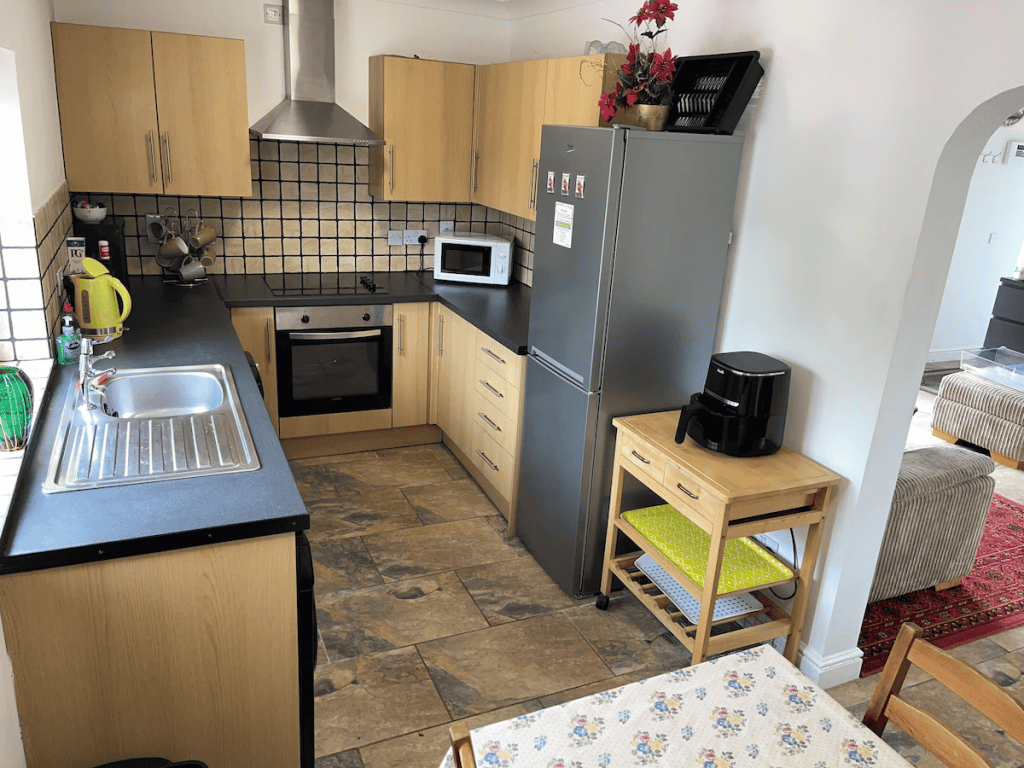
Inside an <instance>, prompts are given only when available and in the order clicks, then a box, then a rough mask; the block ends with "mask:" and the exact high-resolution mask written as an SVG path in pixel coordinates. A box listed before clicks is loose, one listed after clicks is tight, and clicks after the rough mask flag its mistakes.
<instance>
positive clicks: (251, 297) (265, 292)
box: [211, 272, 530, 355]
mask: <svg viewBox="0 0 1024 768" xmlns="http://www.w3.org/2000/svg"><path fill="white" fill-rule="evenodd" d="M388 277H389V280H390V287H391V290H390V291H389V292H388V293H386V294H385V293H377V294H369V293H361V294H358V295H343V296H337V295H335V296H330V295H328V296H316V295H312V296H277V295H274V293H272V292H271V290H270V287H269V286H268V285H267V283H266V280H265V279H264V277H263V275H216V276H214V277H211V282H212V283H213V285H214V286H215V287H216V289H217V292H218V294H219V295H220V297H221V300H222V301H223V302H224V304H225V305H226V306H227V307H229V308H231V307H298V306H339V305H351V304H402V303H406V302H416V301H439V302H441V303H442V304H443V305H445V306H446V307H448V308H449V309H450V310H452V311H453V312H455V314H457V315H459V317H461V318H462V319H464V320H466V321H467V322H468V323H470V324H471V325H473V326H475V327H477V328H479V329H480V330H482V331H483V332H484V333H486V334H487V335H488V336H491V337H492V338H493V339H494V340H495V341H498V342H500V343H501V344H502V345H503V346H504V347H505V348H506V349H508V350H510V351H512V352H514V353H516V354H517V355H525V354H526V353H527V351H528V349H529V348H528V346H527V337H528V333H529V327H530V287H529V286H528V285H524V284H522V283H511V284H510V285H508V286H498V285H471V284H467V283H444V282H439V281H436V280H434V277H433V275H432V274H431V273H429V272H391V273H388Z"/></svg>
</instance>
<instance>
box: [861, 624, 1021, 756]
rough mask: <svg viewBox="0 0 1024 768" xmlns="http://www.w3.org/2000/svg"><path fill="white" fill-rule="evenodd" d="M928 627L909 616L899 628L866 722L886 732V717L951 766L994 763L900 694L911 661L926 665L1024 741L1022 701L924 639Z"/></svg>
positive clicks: (981, 710) (1019, 740)
mask: <svg viewBox="0 0 1024 768" xmlns="http://www.w3.org/2000/svg"><path fill="white" fill-rule="evenodd" d="M923 635H924V630H923V629H921V628H920V627H919V626H917V625H916V624H912V623H910V622H907V623H906V624H904V625H903V626H902V627H900V631H899V634H898V635H897V636H896V642H895V644H894V646H893V649H892V652H891V653H890V654H889V659H888V660H887V661H886V663H885V668H884V669H883V670H882V674H881V677H880V679H879V681H878V685H877V686H876V687H875V693H874V695H872V697H871V703H870V704H869V705H868V709H867V712H865V713H864V725H866V726H867V727H868V728H870V729H871V730H872V731H874V732H875V733H877V734H878V735H879V736H881V735H882V731H884V730H885V726H886V723H888V722H889V720H892V721H893V722H894V723H895V724H896V725H898V726H899V727H900V728H902V729H903V730H904V731H906V732H907V733H908V734H910V735H911V736H912V737H914V738H915V739H916V740H917V741H918V742H919V743H920V744H921V745H922V746H923V747H924V748H925V749H927V750H928V751H929V752H931V753H932V754H933V755H935V756H936V757H937V758H938V759H939V760H941V761H942V762H943V763H945V764H946V765H948V766H950V768H954V767H956V768H959V767H960V766H969V767H970V768H975V766H976V767H977V768H983V766H987V767H988V768H994V766H993V765H992V763H990V762H989V761H988V760H987V759H986V758H985V756H984V755H982V754H981V752H979V751H978V750H977V749H975V748H974V747H973V746H971V745H970V744H969V743H968V742H967V741H966V740H965V739H964V738H963V737H962V736H961V735H960V734H959V733H957V732H956V731H955V730H954V729H953V728H951V727H950V726H949V725H947V724H946V723H944V722H943V721H942V720H940V719H939V718H937V717H935V716H934V715H932V714H930V713H928V712H926V711H924V710H922V709H920V708H918V707H916V706H914V705H913V704H911V703H910V702H908V701H907V700H906V699H904V698H902V697H900V695H899V694H900V690H901V689H902V687H903V681H904V680H905V679H906V677H907V672H908V670H909V669H910V665H911V664H915V665H916V666H918V667H920V668H921V669H923V670H924V671H925V672H927V673H928V674H929V675H931V676H932V677H933V678H935V679H936V680H938V681H939V682H940V683H942V684H943V685H944V686H946V688H948V689H949V690H950V691H952V692H953V693H955V694H957V695H958V696H960V698H962V699H963V700H964V701H966V702H967V703H968V704H970V705H971V706H973V707H974V708H975V709H977V710H978V711H979V712H981V713H982V714H983V715H985V716H986V717H988V718H989V719H990V720H992V721H993V722H995V723H996V724H997V725H998V726H999V727H1000V728H1002V729H1003V730H1004V731H1006V733H1007V734H1009V735H1010V736H1011V737H1012V738H1014V739H1016V740H1017V741H1018V742H1021V743H1024V704H1021V702H1020V701H1018V700H1017V699H1016V698H1015V697H1014V696H1012V695H1011V694H1009V693H1007V692H1006V691H1004V690H1003V689H1002V688H1000V687H999V684H998V683H996V682H995V680H993V679H992V678H990V677H988V676H987V675H985V674H982V673H981V672H979V671H978V670H976V669H975V668H974V667H972V666H971V665H970V664H966V663H965V662H962V661H960V660H959V659H956V658H954V657H953V656H951V655H950V654H948V653H946V652H945V651H943V650H940V649H939V648H936V647H935V646H934V645H932V644H931V643H929V642H928V641H927V640H925V639H924V637H923Z"/></svg>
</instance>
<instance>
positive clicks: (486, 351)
mask: <svg viewBox="0 0 1024 768" xmlns="http://www.w3.org/2000/svg"><path fill="white" fill-rule="evenodd" d="M480 351H481V352H483V353H484V354H485V355H487V356H488V357H490V358H491V359H493V360H497V361H498V362H499V363H501V364H502V365H505V361H504V360H502V359H501V358H500V357H498V356H497V355H496V354H494V353H493V352H491V350H489V349H488V348H487V347H480Z"/></svg>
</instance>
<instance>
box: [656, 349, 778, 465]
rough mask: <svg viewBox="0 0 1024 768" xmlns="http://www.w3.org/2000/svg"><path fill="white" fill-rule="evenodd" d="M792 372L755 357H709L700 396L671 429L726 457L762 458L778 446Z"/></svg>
mask: <svg viewBox="0 0 1024 768" xmlns="http://www.w3.org/2000/svg"><path fill="white" fill-rule="evenodd" d="M791 376H792V369H791V368H790V367H789V366H788V365H786V364H785V363H784V362H782V361H781V360H776V359H775V358H774V357H768V355H762V354H761V353H760V352H722V353H719V354H717V355H712V356H711V364H710V365H709V366H708V378H707V381H706V382H705V383H704V391H703V392H698V393H696V394H695V395H693V396H691V397H690V404H689V405H688V406H687V407H685V408H683V412H682V414H681V415H680V416H679V427H678V428H677V429H676V442H677V443H681V442H683V440H685V439H686V436H687V435H689V436H690V437H692V438H693V440H694V442H696V443H697V444H698V445H702V446H704V447H705V448H707V449H709V450H712V451H717V452H719V453H724V454H726V455H728V456H767V455H769V454H772V453H775V452H776V451H777V450H779V448H781V447H782V433H783V431H784V430H785V428H786V406H787V404H788V402H789V380H790V378H791Z"/></svg>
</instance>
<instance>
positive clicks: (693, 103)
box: [665, 51, 764, 134]
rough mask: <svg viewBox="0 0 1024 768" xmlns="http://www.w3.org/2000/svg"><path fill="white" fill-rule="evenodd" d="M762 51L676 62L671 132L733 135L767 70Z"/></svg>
mask: <svg viewBox="0 0 1024 768" xmlns="http://www.w3.org/2000/svg"><path fill="white" fill-rule="evenodd" d="M760 56H761V54H760V52H759V51H744V52H742V53H723V54H713V55H711V56H682V57H680V58H678V59H676V76H675V78H674V79H673V81H672V93H673V95H672V104H671V109H670V110H669V115H668V124H667V125H666V127H665V130H667V131H685V132H690V133H724V134H731V133H732V132H733V131H735V130H736V125H737V124H738V123H739V121H740V117H742V115H743V110H744V109H746V107H747V104H748V103H749V102H750V97H751V96H752V95H753V93H754V89H755V88H756V87H757V84H758V82H759V81H760V80H761V76H762V75H763V74H764V68H763V67H762V66H761V65H760V63H758V59H759V58H760Z"/></svg>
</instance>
